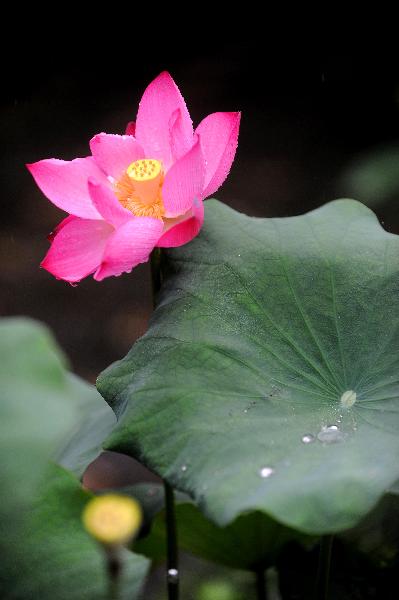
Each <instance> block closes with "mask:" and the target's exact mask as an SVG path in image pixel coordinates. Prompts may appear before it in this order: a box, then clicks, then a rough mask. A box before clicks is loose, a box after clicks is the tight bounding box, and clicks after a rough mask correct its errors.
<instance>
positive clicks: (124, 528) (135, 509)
mask: <svg viewBox="0 0 399 600" xmlns="http://www.w3.org/2000/svg"><path fill="white" fill-rule="evenodd" d="M142 520H143V514H142V510H141V507H140V504H139V503H138V502H136V500H133V498H129V497H128V496H120V495H118V494H105V495H104V496H97V497H96V498H93V499H92V500H90V501H89V502H88V503H87V504H86V506H85V508H84V510H83V514H82V521H83V525H84V527H85V529H86V530H87V531H88V532H89V533H90V535H92V536H93V537H94V538H95V539H96V540H98V541H99V542H101V543H103V544H107V545H111V546H116V545H120V544H125V543H126V542H128V541H129V540H131V539H132V538H133V537H134V536H135V534H136V533H137V532H138V530H139V528H140V525H141V523H142Z"/></svg>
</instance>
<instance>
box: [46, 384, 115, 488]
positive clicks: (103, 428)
mask: <svg viewBox="0 0 399 600" xmlns="http://www.w3.org/2000/svg"><path fill="white" fill-rule="evenodd" d="M69 380H70V385H71V398H74V399H75V402H76V413H77V416H78V418H77V419H76V426H75V428H74V430H73V431H72V432H71V434H70V435H69V436H68V439H67V441H66V442H64V444H63V445H62V447H61V449H59V450H58V452H57V454H56V457H55V460H56V462H57V463H58V464H60V465H62V466H63V467H65V468H66V469H68V470H70V471H72V472H73V473H75V475H77V476H78V477H80V476H82V475H83V473H84V471H85V470H86V468H87V467H88V466H89V464H90V463H92V462H93V461H94V460H95V459H96V458H97V456H99V454H101V452H102V446H103V442H104V440H105V439H106V438H107V436H108V435H109V434H110V432H111V431H112V429H113V428H114V427H115V423H116V418H115V415H114V413H113V412H112V410H111V409H110V407H109V406H108V404H107V403H106V402H104V400H103V398H102V397H101V396H100V394H99V393H98V391H97V390H96V388H95V386H94V385H91V384H89V383H87V382H86V381H83V380H82V379H79V378H78V377H76V376H74V375H70V376H69Z"/></svg>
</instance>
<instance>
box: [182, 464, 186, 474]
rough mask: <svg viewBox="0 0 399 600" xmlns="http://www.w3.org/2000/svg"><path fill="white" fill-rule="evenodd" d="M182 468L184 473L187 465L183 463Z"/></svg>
mask: <svg viewBox="0 0 399 600" xmlns="http://www.w3.org/2000/svg"><path fill="white" fill-rule="evenodd" d="M181 470H182V471H183V473H184V472H185V471H187V465H182V466H181Z"/></svg>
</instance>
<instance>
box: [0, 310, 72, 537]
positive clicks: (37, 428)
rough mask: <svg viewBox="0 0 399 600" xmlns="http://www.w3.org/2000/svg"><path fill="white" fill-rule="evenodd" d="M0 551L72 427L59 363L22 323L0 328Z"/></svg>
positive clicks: (45, 339) (48, 342) (39, 335)
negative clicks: (10, 529)
mask: <svg viewBox="0 0 399 600" xmlns="http://www.w3.org/2000/svg"><path fill="white" fill-rule="evenodd" d="M0 381H1V391H0V394H1V403H0V455H1V466H0V473H1V490H0V494H1V503H0V546H2V544H3V541H4V539H5V532H4V531H3V527H4V528H6V530H7V531H9V528H10V524H11V523H13V526H16V525H17V523H18V521H19V520H20V517H21V514H22V513H23V511H24V509H25V508H26V506H29V503H30V499H31V495H32V492H33V491H34V490H35V489H36V488H37V486H38V484H39V481H40V480H41V478H42V477H43V473H44V470H45V469H46V468H47V464H48V460H49V459H50V458H51V457H52V456H53V455H54V453H55V452H56V451H57V448H58V447H59V445H60V443H62V442H63V440H64V439H66V438H67V436H68V434H69V433H70V432H71V431H72V430H73V428H74V427H75V424H76V409H75V404H74V403H73V402H72V400H71V396H72V394H71V388H70V381H69V379H68V377H67V375H66V371H65V359H64V356H63V355H62V353H61V352H60V350H59V349H58V347H57V346H56V344H55V342H54V340H53V337H52V336H51V334H50V333H49V331H48V330H47V329H46V328H45V327H44V326H43V325H41V324H39V323H36V322H34V321H31V320H29V319H24V318H7V319H3V320H2V321H1V322H0Z"/></svg>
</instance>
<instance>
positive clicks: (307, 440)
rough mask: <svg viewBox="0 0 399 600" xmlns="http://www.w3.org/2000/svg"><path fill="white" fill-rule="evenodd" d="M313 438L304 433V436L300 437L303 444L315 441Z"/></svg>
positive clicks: (309, 434)
mask: <svg viewBox="0 0 399 600" xmlns="http://www.w3.org/2000/svg"><path fill="white" fill-rule="evenodd" d="M315 439H316V438H315V436H314V435H312V434H311V433H306V434H305V435H303V436H302V441H303V443H304V444H311V443H312V442H314V441H315Z"/></svg>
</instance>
